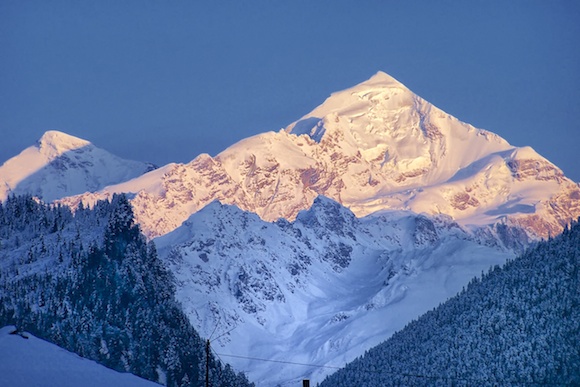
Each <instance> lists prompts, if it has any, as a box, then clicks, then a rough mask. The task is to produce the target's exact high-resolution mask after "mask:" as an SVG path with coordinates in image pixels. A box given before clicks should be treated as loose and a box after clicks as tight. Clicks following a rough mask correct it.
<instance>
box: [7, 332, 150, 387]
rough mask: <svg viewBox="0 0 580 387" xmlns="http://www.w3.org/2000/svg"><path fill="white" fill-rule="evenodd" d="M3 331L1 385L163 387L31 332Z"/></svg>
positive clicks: (14, 386) (17, 386)
mask: <svg viewBox="0 0 580 387" xmlns="http://www.w3.org/2000/svg"><path fill="white" fill-rule="evenodd" d="M15 331H16V330H15V327H13V326H12V327H11V326H7V327H4V328H1V329H0V385H1V386H11V387H19V386H22V387H31V386H44V387H67V386H70V387H78V386H87V387H88V386H92V387H113V386H125V387H155V386H157V387H159V386H160V385H159V384H157V383H153V382H150V381H148V380H145V379H142V378H139V377H137V376H135V375H133V374H129V373H120V372H117V371H113V370H112V369H109V368H106V367H105V366H102V365H100V364H98V363H96V362H94V361H92V360H87V359H83V358H82V357H80V356H78V355H76V354H74V353H72V352H69V351H67V350H65V349H63V348H60V347H58V346H56V345H54V344H51V343H49V342H47V341H44V340H41V339H38V338H36V337H34V336H33V335H31V334H30V333H26V332H23V333H19V334H11V333H13V332H15Z"/></svg>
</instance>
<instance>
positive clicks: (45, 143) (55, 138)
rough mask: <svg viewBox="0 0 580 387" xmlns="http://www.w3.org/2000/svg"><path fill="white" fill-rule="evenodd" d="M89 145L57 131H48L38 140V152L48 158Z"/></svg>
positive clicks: (80, 139) (84, 141) (87, 142)
mask: <svg viewBox="0 0 580 387" xmlns="http://www.w3.org/2000/svg"><path fill="white" fill-rule="evenodd" d="M89 145H92V144H91V143H90V142H89V141H87V140H83V139H82V138H78V137H75V136H71V135H70V134H66V133H63V132H59V131H58V130H49V131H47V132H45V133H44V134H43V135H42V137H41V138H40V140H38V147H39V149H40V151H41V152H42V153H44V154H46V155H47V156H49V157H50V156H53V157H54V156H60V155H61V154H63V153H65V152H67V151H70V150H74V149H79V148H83V147H86V146H89Z"/></svg>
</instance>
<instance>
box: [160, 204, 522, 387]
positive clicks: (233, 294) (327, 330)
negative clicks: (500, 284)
mask: <svg viewBox="0 0 580 387" xmlns="http://www.w3.org/2000/svg"><path fill="white" fill-rule="evenodd" d="M522 237H523V238H525V234H523V235H518V234H517V233H515V234H510V231H509V230H508V229H503V230H500V229H496V230H493V231H489V230H488V233H479V234H474V233H471V232H469V231H467V230H465V229H463V228H461V227H460V226H459V225H458V224H457V223H455V222H454V221H453V220H451V219H450V218H449V217H446V216H437V217H435V218H429V217H426V216H422V215H416V214H413V213H410V212H385V213H383V214H381V215H377V216H371V217H367V218H363V219H358V218H356V217H355V216H354V214H353V213H352V212H351V211H349V210H348V209H346V208H345V207H343V206H341V205H340V204H338V203H336V202H334V201H332V200H330V199H327V198H324V197H319V198H317V199H316V200H315V202H314V204H313V206H312V208H311V209H310V210H308V211H303V212H300V213H299V214H298V216H297V218H296V220H295V221H294V222H292V223H290V222H288V221H286V220H279V221H277V222H275V223H269V222H265V221H263V220H261V219H260V218H259V217H258V216H256V215H255V214H252V213H249V212H244V211H241V210H240V209H238V208H237V207H234V206H227V205H222V204H220V203H219V202H213V203H211V204H210V205H208V206H206V207H205V208H204V209H202V210H201V211H199V212H198V213H196V214H194V215H192V216H191V217H190V218H189V219H188V220H187V221H186V222H184V224H183V225H182V226H181V227H179V228H178V229H176V230H175V231H173V232H171V233H169V234H167V235H165V236H163V237H160V238H157V239H156V240H155V242H156V245H157V246H158V249H159V254H160V256H161V257H162V258H163V259H165V260H166V261H167V262H168V264H169V266H170V268H171V270H172V272H173V273H174V275H175V276H176V279H177V288H178V292H177V296H178V299H179V301H180V302H181V303H182V305H183V309H184V311H185V312H186V314H188V315H189V317H190V320H191V321H192V323H193V325H194V326H196V327H199V329H200V333H201V334H202V335H204V336H206V337H209V336H211V334H212V332H214V330H215V329H216V326H217V330H216V332H227V331H229V330H231V329H233V331H232V332H231V333H230V334H228V335H226V336H224V337H221V338H220V339H218V340H217V341H215V342H214V343H213V346H214V349H215V350H216V352H218V353H220V354H223V355H228V354H231V355H237V356H245V357H253V358H263V359H271V360H277V361H286V362H294V363H305V364H320V365H327V366H334V367H336V366H343V365H344V364H345V363H346V362H347V361H351V360H353V359H354V358H355V357H357V356H359V355H362V354H363V353H364V351H365V350H367V349H369V348H371V347H372V346H374V345H376V344H378V343H379V342H381V341H383V340H385V339H386V338H387V337H389V336H390V335H392V334H393V333H394V332H395V331H396V330H399V329H401V328H402V327H403V326H404V325H405V324H406V323H407V322H409V321H410V320H412V319H413V318H416V317H418V316H419V315H421V314H422V313H424V312H426V311H427V310H429V309H431V308H433V307H435V306H437V305H438V304H439V303H440V302H443V301H445V300H446V299H447V298H449V297H451V296H453V295H454V294H456V293H457V292H458V291H460V290H461V288H462V286H463V285H465V284H466V282H467V281H468V280H469V279H470V278H472V277H473V276H476V275H479V274H480V273H481V272H482V270H487V269H488V268H489V266H490V265H494V264H500V263H503V262H505V260H506V259H507V258H511V257H513V256H514V253H513V251H511V250H509V249H508V248H506V246H508V245H511V246H510V247H513V246H517V245H518V244H519V243H521V242H522V241H521V240H519V239H518V238H522ZM216 336H217V335H216ZM223 358H224V360H226V357H225V356H224V357H223ZM226 361H231V362H232V364H233V365H234V366H235V367H236V368H237V369H239V370H242V371H245V372H247V374H248V376H249V378H250V379H251V380H253V381H255V382H256V383H258V385H259V386H275V385H277V383H281V382H290V381H294V382H296V383H299V381H300V379H301V378H303V377H308V378H311V379H312V380H314V381H321V380H322V377H323V375H325V374H326V373H328V372H329V371H330V370H329V369H319V368H312V367H303V366H300V367H297V366H295V365H288V364H286V365H284V364H278V363H268V362H260V361H250V360H243V359H239V358H229V357H227V360H226Z"/></svg>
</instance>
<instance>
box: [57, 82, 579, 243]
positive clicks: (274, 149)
mask: <svg viewBox="0 0 580 387" xmlns="http://www.w3.org/2000/svg"><path fill="white" fill-rule="evenodd" d="M158 178H159V181H158V184H156V185H155V187H154V188H153V189H149V188H148V187H147V184H143V183H141V182H140V181H139V180H140V179H136V180H134V181H133V182H131V184H123V185H119V186H111V187H108V188H106V189H105V190H104V191H103V192H101V193H99V194H96V195H87V196H84V197H78V198H73V199H70V200H69V201H68V203H71V204H75V203H78V202H79V201H80V200H83V201H85V202H91V201H94V200H96V199H97V198H102V197H106V196H107V195H110V194H111V193H112V192H130V193H131V194H132V195H133V198H132V204H133V206H134V208H135V213H136V217H137V220H138V222H139V223H140V224H141V226H142V228H143V230H144V232H145V233H146V235H148V236H149V237H155V236H159V235H163V234H165V233H167V232H169V231H171V230H174V229H175V228H176V227H178V226H179V225H180V224H181V223H182V222H183V221H184V220H186V219H187V218H188V217H189V215H191V214H192V213H194V212H196V211H199V210H200V209H201V208H203V207H204V206H206V205H207V204H209V203H210V202H212V201H213V200H216V199H217V200H220V201H221V202H222V203H225V204H233V205H236V206H238V207H240V208H241V209H243V210H246V211H251V212H254V213H256V214H258V215H259V216H260V217H261V218H262V219H264V220H268V221H275V220H277V219H279V218H285V219H288V220H292V219H294V218H295V217H296V215H297V214H298V212H299V211H301V210H303V209H306V208H309V207H310V205H311V204H312V202H313V201H314V198H316V197H317V196H318V195H324V196H327V197H329V198H332V199H334V200H336V201H337V202H339V203H341V204H343V205H344V206H346V207H348V208H350V209H351V210H352V211H353V212H354V213H355V215H356V216H359V217H361V216H365V215H368V214H371V213H373V212H376V211H380V210H385V209H391V210H392V209H399V210H411V211H414V212H416V213H422V212H425V213H428V214H440V213H443V214H447V215H450V216H452V217H453V218H454V219H455V220H456V221H458V222H460V223H461V224H462V225H470V224H473V225H478V226H479V225H487V224H493V223H496V222H498V221H500V220H502V219H504V218H508V219H510V221H511V222H513V223H514V224H519V225H521V226H523V227H524V228H525V229H526V231H527V232H528V233H529V234H530V235H531V236H533V237H548V236H549V235H556V234H557V233H559V232H560V231H561V230H562V227H563V226H564V225H565V224H566V223H567V222H569V221H570V219H573V218H575V217H577V216H578V215H580V188H579V186H578V184H576V183H574V182H572V181H570V180H569V179H567V178H566V177H565V176H564V175H563V174H562V171H561V170H560V169H558V168H557V167H556V166H554V165H553V164H551V163H550V162H549V161H547V160H546V159H544V158H543V157H541V156H540V155H538V154H537V153H536V152H535V151H534V150H533V149H531V148H529V147H527V148H517V147H513V146H511V145H510V144H508V143H507V142H506V141H505V140H503V139H502V138H500V137H499V136H497V135H495V134H493V133H491V132H488V131H485V130H480V129H476V128H474V127H472V126H471V125H468V124H465V123H462V122H460V121H458V120H457V119H456V118H454V117H452V116H450V115H448V114H446V113H445V112H443V111H441V110H440V109H438V108H436V107H435V106H433V105H431V104H430V103H428V102H427V101H425V100H423V99H422V98H420V97H418V96H417V95H415V94H413V93H412V92H411V91H410V90H409V89H407V88H406V87H405V86H404V85H402V84H401V83H399V82H398V81H396V80H395V79H393V78H392V77H390V76H388V75H387V74H385V73H381V72H379V73H378V74H376V75H375V76H374V77H372V78H371V79H369V80H367V81H365V82H363V83H361V84H359V85H356V86H354V87H352V88H350V89H347V90H343V91H340V92H337V93H335V94H333V95H332V96H330V97H329V98H328V99H327V100H326V101H325V102H324V103H323V104H322V105H321V106H319V107H318V108H316V109H314V110H313V111H312V112H311V113H309V114H307V115H305V116H304V117H303V118H302V119H300V120H298V121H297V122H295V123H293V124H291V125H289V126H288V127H287V128H285V129H283V130H281V131H280V132H277V133H275V132H268V133H263V134H260V135H257V136H253V137H250V138H247V139H245V140H242V141H240V142H238V143H237V144H234V145H232V146H231V147H230V148H228V149H226V150H224V151H223V152H221V153H220V154H219V155H217V156H216V157H210V156H209V155H205V154H204V155H200V156H198V157H197V158H196V159H194V160H193V161H191V162H190V163H188V164H175V165H170V166H168V167H167V169H166V170H165V172H164V174H163V175H162V176H161V175H158ZM143 179H148V180H150V177H146V176H144V177H143ZM152 209H155V210H152Z"/></svg>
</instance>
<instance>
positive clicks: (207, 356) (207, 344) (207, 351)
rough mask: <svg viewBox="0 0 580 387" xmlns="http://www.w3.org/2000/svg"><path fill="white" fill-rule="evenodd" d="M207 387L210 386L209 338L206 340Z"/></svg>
mask: <svg viewBox="0 0 580 387" xmlns="http://www.w3.org/2000/svg"><path fill="white" fill-rule="evenodd" d="M205 387H209V339H208V340H207V341H206V342H205Z"/></svg>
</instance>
